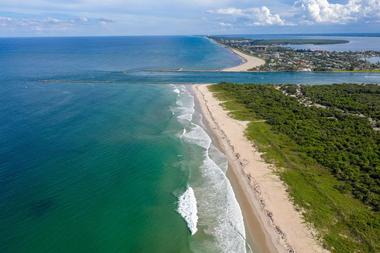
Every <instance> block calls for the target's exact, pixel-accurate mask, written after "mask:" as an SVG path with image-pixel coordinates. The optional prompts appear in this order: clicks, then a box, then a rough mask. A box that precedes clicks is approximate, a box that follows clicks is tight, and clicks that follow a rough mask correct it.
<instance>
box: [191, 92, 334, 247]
mask: <svg viewBox="0 0 380 253" xmlns="http://www.w3.org/2000/svg"><path fill="white" fill-rule="evenodd" d="M193 92H194V94H195V97H196V99H197V101H198V103H199V106H200V109H201V112H202V114H203V116H204V119H205V121H206V122H205V123H206V124H207V125H208V127H209V129H210V131H212V133H213V135H214V137H215V138H216V139H217V142H218V143H219V145H220V148H221V149H222V151H223V152H224V153H225V155H226V157H227V159H228V161H229V171H230V172H232V173H233V174H234V176H235V178H236V182H235V183H236V184H238V185H239V189H241V190H240V192H241V193H240V194H243V195H244V196H242V197H243V198H244V199H245V201H243V202H242V201H239V203H240V206H241V208H242V211H243V215H245V217H244V219H245V223H246V225H247V232H248V233H249V234H250V236H252V235H253V234H255V233H256V234H257V230H260V231H261V235H260V237H261V238H259V240H261V242H257V240H258V238H257V236H255V235H253V236H252V237H253V238H254V240H255V241H256V243H259V244H261V247H260V248H262V249H263V250H260V251H261V252H301V253H303V252H305V253H314V252H318V253H319V252H321V253H322V252H323V253H325V252H329V251H327V250H325V249H324V248H323V247H322V246H321V244H320V242H319V241H318V240H317V239H316V236H315V233H314V231H313V229H312V228H311V227H310V226H308V225H307V224H306V223H305V222H304V220H303V217H302V215H301V213H300V212H299V211H297V210H296V208H295V206H294V205H293V203H292V201H291V200H290V197H289V195H288V192H287V188H286V185H285V184H284V183H283V182H282V181H281V179H280V178H279V176H278V175H276V173H275V169H274V167H273V166H272V165H270V164H268V163H266V162H265V161H264V160H263V159H262V156H261V153H259V152H258V151H257V150H256V148H255V147H254V145H253V143H252V142H251V141H249V140H248V139H247V138H246V136H245V134H244V132H245V129H246V127H247V124H248V122H244V121H239V120H236V119H233V118H231V117H230V116H229V114H228V112H227V111H226V110H224V108H223V107H222V106H221V105H220V104H221V102H220V101H218V100H217V99H216V98H215V97H214V96H213V94H212V93H211V92H210V91H209V90H208V87H207V85H194V86H193ZM236 194H239V193H236ZM238 199H240V200H241V199H242V198H241V197H240V198H239V197H238ZM248 215H255V216H257V217H256V218H257V220H258V221H259V224H258V225H257V224H256V225H253V224H252V223H250V222H249V221H250V220H251V219H250V218H251V217H250V216H248ZM257 226H259V227H257Z"/></svg>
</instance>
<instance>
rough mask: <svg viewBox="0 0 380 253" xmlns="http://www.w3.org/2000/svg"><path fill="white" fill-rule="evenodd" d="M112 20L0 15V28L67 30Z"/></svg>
mask: <svg viewBox="0 0 380 253" xmlns="http://www.w3.org/2000/svg"><path fill="white" fill-rule="evenodd" d="M111 22H113V21H112V20H110V19H105V18H87V17H83V16H82V17H72V18H67V19H58V18H54V17H45V18H38V17H35V18H11V17H4V16H0V28H6V29H8V30H9V29H17V28H25V29H29V30H31V31H38V32H40V31H51V30H55V31H57V30H61V31H62V30H63V31H64V30H68V29H71V28H76V27H79V26H83V25H93V26H96V25H97V24H101V25H105V24H108V23H111Z"/></svg>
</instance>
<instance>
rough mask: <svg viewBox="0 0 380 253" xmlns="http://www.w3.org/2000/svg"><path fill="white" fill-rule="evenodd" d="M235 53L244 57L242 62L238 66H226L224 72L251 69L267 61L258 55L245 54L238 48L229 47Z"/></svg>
mask: <svg viewBox="0 0 380 253" xmlns="http://www.w3.org/2000/svg"><path fill="white" fill-rule="evenodd" d="M229 49H230V50H231V51H232V52H233V53H234V54H236V55H238V56H239V57H240V58H241V59H242V61H243V62H242V63H241V64H240V65H238V66H234V67H230V68H225V69H223V70H222V71H223V72H245V71H249V70H251V69H253V68H256V67H259V66H261V65H264V64H265V61H264V60H263V59H260V58H258V57H255V56H252V55H248V54H245V53H243V52H241V51H239V50H236V49H234V48H229Z"/></svg>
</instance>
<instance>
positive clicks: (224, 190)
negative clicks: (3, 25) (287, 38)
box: [0, 36, 380, 253]
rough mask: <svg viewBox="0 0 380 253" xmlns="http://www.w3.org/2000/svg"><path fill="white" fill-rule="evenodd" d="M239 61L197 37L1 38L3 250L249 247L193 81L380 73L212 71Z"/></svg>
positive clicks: (328, 79)
mask: <svg viewBox="0 0 380 253" xmlns="http://www.w3.org/2000/svg"><path fill="white" fill-rule="evenodd" d="M239 61H240V60H239V59H238V58H236V56H235V55H233V54H231V53H230V52H229V51H228V50H226V49H224V48H222V47H219V46H218V45H216V44H214V43H213V42H211V41H209V40H207V39H205V38H202V37H196V36H188V37H98V38H17V39H16V38H7V39H0V66H1V70H0V103H1V107H0V119H1V124H0V252H6V253H7V252H12V253H18V252H28V253H30V252H38V253H41V252H91V253H92V252H133V253H134V252H165V253H166V252H184V253H185V252H249V251H250V246H248V245H247V244H246V242H245V239H244V238H245V228H244V224H243V217H242V215H241V211H240V208H239V205H238V203H237V201H236V199H235V196H234V194H233V191H232V188H231V185H230V183H229V181H228V179H227V178H226V176H225V171H226V170H227V164H226V161H225V159H224V156H223V154H222V153H220V151H218V150H217V148H216V147H215V146H214V145H213V143H212V141H211V139H210V137H209V136H208V134H207V131H205V127H204V125H203V123H202V118H201V116H200V114H199V112H197V110H196V107H195V106H194V100H193V96H192V95H191V93H190V92H189V85H188V84H191V83H199V82H202V83H204V82H207V83H210V82H219V81H235V82H241V83H242V82H252V83H284V82H285V83H335V82H357V83H362V82H367V83H373V82H380V74H376V73H372V74H365V73H357V74H353V73H241V74H239V73H217V72H207V71H204V72H199V70H214V69H220V68H223V67H227V66H233V65H236V64H238V63H239ZM177 70H181V71H177ZM187 70H191V71H187ZM194 70H196V71H194ZM252 247H254V246H252Z"/></svg>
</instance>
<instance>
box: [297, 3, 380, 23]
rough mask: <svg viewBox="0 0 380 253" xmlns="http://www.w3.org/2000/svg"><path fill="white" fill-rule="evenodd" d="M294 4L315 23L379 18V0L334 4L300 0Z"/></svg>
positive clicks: (349, 21) (374, 19)
mask: <svg viewBox="0 0 380 253" xmlns="http://www.w3.org/2000/svg"><path fill="white" fill-rule="evenodd" d="M296 5H299V6H301V8H302V9H303V10H304V11H305V12H306V13H305V14H306V18H307V19H308V20H310V21H312V22H315V23H338V24H347V23H351V22H355V21H360V20H370V21H376V20H380V0H348V2H347V3H346V4H338V3H336V4H334V3H330V2H329V1H328V0H300V1H297V2H296Z"/></svg>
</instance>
